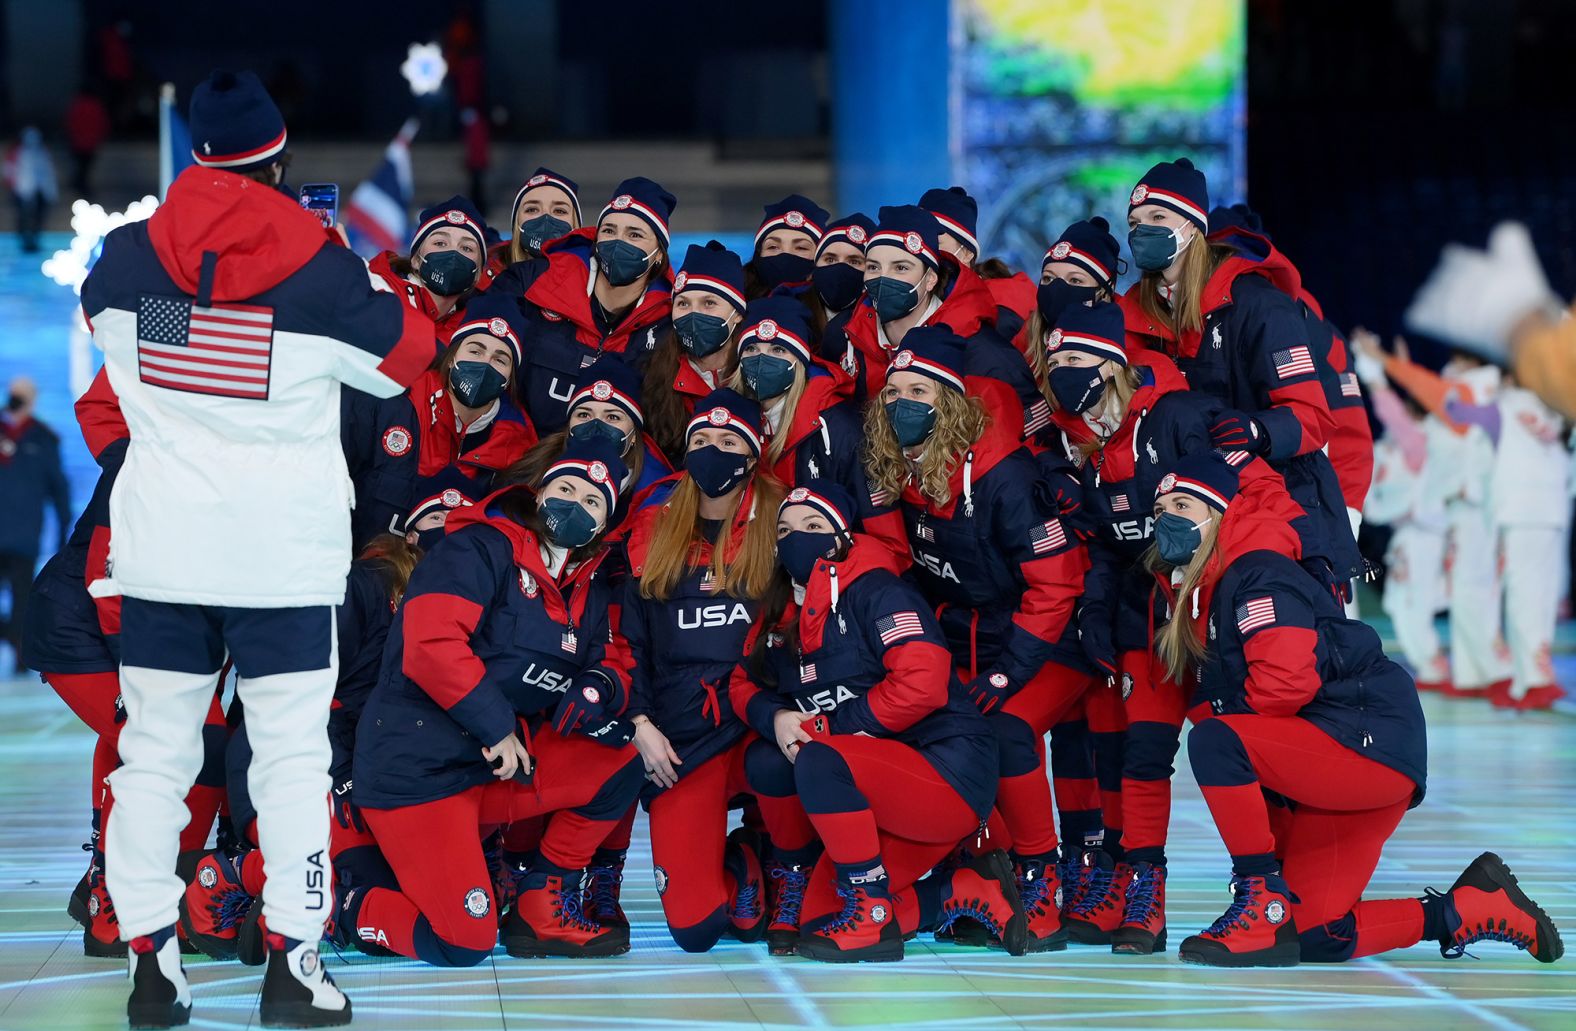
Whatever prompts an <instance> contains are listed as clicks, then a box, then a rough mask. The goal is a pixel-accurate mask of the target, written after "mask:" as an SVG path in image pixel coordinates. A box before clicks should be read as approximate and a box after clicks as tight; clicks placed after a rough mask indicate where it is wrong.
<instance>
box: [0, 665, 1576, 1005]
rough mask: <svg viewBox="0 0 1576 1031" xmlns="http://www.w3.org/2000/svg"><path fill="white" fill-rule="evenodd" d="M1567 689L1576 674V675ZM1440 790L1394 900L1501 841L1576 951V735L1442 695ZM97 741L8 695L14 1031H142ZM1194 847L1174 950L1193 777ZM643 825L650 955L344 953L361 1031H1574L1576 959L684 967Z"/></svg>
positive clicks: (1391, 870) (1574, 727)
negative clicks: (96, 927) (130, 987)
mask: <svg viewBox="0 0 1576 1031" xmlns="http://www.w3.org/2000/svg"><path fill="white" fill-rule="evenodd" d="M1563 664H1564V665H1567V666H1570V667H1572V668H1571V669H1568V670H1566V672H1567V682H1569V681H1570V680H1572V679H1576V676H1573V674H1576V661H1572V660H1565V662H1564V663H1563ZM1428 706H1429V714H1430V717H1431V732H1430V745H1431V748H1432V751H1433V762H1432V763H1431V766H1432V771H1431V778H1430V784H1429V788H1430V791H1429V797H1428V799H1427V801H1426V802H1425V803H1424V805H1423V806H1422V807H1421V808H1420V809H1418V810H1416V811H1414V812H1413V813H1412V814H1410V815H1409V816H1408V817H1407V819H1406V821H1405V822H1404V823H1403V824H1402V827H1401V831H1400V834H1399V837H1398V839H1397V840H1396V841H1395V842H1394V843H1393V844H1392V846H1391V847H1390V849H1389V850H1388V851H1387V852H1386V855H1385V861H1384V863H1383V865H1382V866H1381V867H1380V870H1379V874H1378V876H1377V878H1376V882H1375V892H1374V893H1375V894H1376V895H1377V894H1394V895H1410V894H1416V893H1418V892H1420V890H1421V888H1422V886H1424V885H1433V886H1435V887H1439V888H1445V887H1448V886H1449V884H1450V882H1451V881H1452V880H1453V879H1454V877H1455V875H1456V874H1457V873H1458V872H1459V870H1460V868H1461V867H1462V866H1463V865H1464V864H1465V863H1466V862H1468V861H1469V860H1470V859H1471V858H1472V857H1473V856H1474V855H1476V854H1477V852H1478V851H1479V849H1480V848H1482V847H1493V848H1496V849H1498V850H1499V851H1500V852H1501V854H1502V855H1504V857H1505V858H1506V860H1507V861H1508V862H1509V863H1510V864H1511V865H1512V866H1513V867H1514V869H1515V870H1516V872H1517V873H1518V875H1519V876H1520V878H1521V882H1522V884H1523V885H1525V886H1527V887H1528V889H1529V890H1530V891H1531V892H1532V893H1533V895H1534V897H1536V898H1537V899H1538V900H1539V901H1540V902H1542V903H1543V905H1544V906H1545V908H1546V909H1547V910H1548V911H1549V913H1550V914H1551V916H1553V918H1554V919H1555V920H1556V921H1558V922H1560V923H1562V924H1564V925H1565V927H1566V930H1567V936H1568V937H1571V938H1576V888H1573V886H1572V884H1571V880H1570V864H1569V862H1568V857H1569V856H1570V855H1571V854H1572V853H1573V852H1576V802H1573V801H1572V800H1571V799H1572V791H1571V789H1572V781H1573V777H1572V774H1573V771H1576V722H1572V720H1571V717H1570V716H1568V715H1536V716H1531V715H1529V716H1519V717H1518V716H1513V715H1507V714H1503V713H1498V712H1493V711H1491V710H1490V709H1489V708H1488V706H1487V705H1486V704H1484V703H1478V702H1471V703H1466V702H1456V703H1451V702H1445V701H1442V700H1439V699H1433V698H1430V699H1429V701H1428ZM90 747H91V745H90V740H89V737H88V735H87V733H86V731H85V730H84V729H83V728H82V726H81V725H80V724H78V723H77V721H76V720H75V718H74V717H73V716H71V714H70V713H69V712H67V710H66V709H65V707H64V705H62V704H61V703H60V702H59V701H58V700H57V699H56V698H55V697H54V695H53V694H52V693H50V692H49V691H48V689H47V688H45V687H43V686H42V685H41V684H38V683H37V682H36V681H33V680H23V679H17V680H9V681H5V680H0V1028H5V1029H11V1028H18V1029H26V1028H46V1027H56V1028H97V1027H114V1026H124V1024H123V1014H124V1012H125V1011H124V1008H123V1007H124V993H125V990H126V985H125V981H124V978H125V968H124V966H123V963H122V962H121V961H114V960H90V959H86V958H84V957H83V956H82V955H81V946H80V940H79V933H80V932H79V931H78V930H77V928H76V927H75V925H74V924H72V922H71V921H70V919H69V918H68V917H67V916H66V915H65V912H64V910H65V902H66V897H67V894H68V893H69V891H70V890H71V887H72V885H73V884H74V883H75V882H76V880H77V878H78V877H79V876H80V875H81V872H82V869H83V866H84V857H83V854H82V853H81V852H79V851H78V850H77V845H78V843H79V842H81V841H82V840H83V837H84V832H85V829H86V825H87V816H86V811H85V802H86V786H87V785H86V778H87V771H86V768H85V765H84V764H85V761H86V758H87V756H88V754H89V751H90ZM1181 779H1182V781H1183V783H1181V784H1179V791H1178V796H1179V797H1178V811H1177V814H1176V820H1175V831H1174V838H1175V844H1174V845H1173V848H1172V865H1171V869H1172V872H1173V875H1172V879H1171V882H1170V893H1171V905H1170V920H1171V939H1172V949H1173V950H1174V949H1175V947H1176V944H1177V943H1178V942H1180V940H1181V938H1182V937H1183V936H1184V935H1185V934H1186V933H1189V932H1190V931H1192V930H1195V929H1197V928H1199V927H1201V926H1204V925H1205V924H1207V923H1208V922H1209V921H1210V920H1212V919H1213V918H1214V917H1215V916H1217V915H1219V913H1220V912H1221V911H1222V909H1223V908H1224V907H1225V904H1226V890H1225V882H1226V871H1225V868H1224V866H1223V865H1222V863H1223V860H1224V856H1223V855H1222V852H1221V846H1220V842H1219V839H1218V838H1216V836H1215V834H1214V831H1213V830H1212V829H1211V828H1210V827H1209V825H1208V824H1207V821H1206V816H1205V812H1204V809H1203V805H1202V802H1201V801H1200V799H1199V796H1198V791H1197V789H1196V788H1195V787H1194V786H1193V785H1192V783H1191V782H1190V781H1188V780H1187V779H1186V777H1185V775H1183V777H1182V778H1181ZM643 834H644V830H643V828H642V829H639V830H637V837H636V845H635V849H636V854H635V855H634V856H633V857H632V859H631V864H630V866H631V869H632V876H631V880H630V883H629V885H628V886H627V890H626V894H625V900H626V906H627V907H628V908H629V909H630V912H631V916H632V918H633V919H634V921H635V924H636V926H635V947H634V951H633V952H631V953H630V954H629V955H628V956H625V957H622V958H619V959H615V960H610V961H603V962H598V963H589V962H588V963H574V962H568V961H556V962H555V961H522V960H514V959H510V958H509V957H507V956H505V955H504V953H503V952H502V951H501V950H500V951H499V952H498V953H497V954H496V956H495V958H494V960H493V961H492V962H490V963H488V964H484V965H482V966H480V967H477V968H474V969H471V970H447V971H445V970H434V969H430V968H427V967H424V966H421V965H418V964H415V963H410V962H406V961H393V960H372V959H367V958H365V957H361V956H359V955H357V956H354V957H352V958H351V959H350V960H349V961H340V960H337V959H333V958H332V957H330V959H329V965H330V969H331V970H332V971H333V973H334V976H335V977H336V978H337V979H338V981H339V983H340V984H341V985H342V986H344V987H345V988H346V989H347V991H348V992H349V993H350V995H351V997H352V999H353V1000H354V1002H355V1005H356V1012H357V1013H358V1014H359V1015H360V1019H359V1020H358V1021H357V1025H358V1026H365V1027H398V1028H418V1027H421V1028H492V1027H500V1026H508V1027H520V1028H525V1027H529V1028H532V1029H535V1031H543V1029H548V1028H564V1029H586V1028H596V1027H604V1026H605V1027H620V1028H630V1027H650V1028H723V1027H729V1028H732V1027H770V1028H778V1027H783V1028H787V1027H881V1026H904V1027H928V1028H937V1029H943V1028H945V1029H952V1028H992V1029H994V1028H1018V1027H1024V1028H1029V1027H1051V1026H1064V1025H1066V1026H1082V1027H1097V1028H1099V1029H1100V1031H1116V1029H1119V1028H1143V1029H1146V1031H1147V1029H1155V1028H1173V1027H1297V1028H1316V1027H1336V1026H1340V1027H1345V1028H1352V1029H1363V1028H1378V1027H1384V1028H1410V1027H1419V1028H1444V1027H1449V1028H1456V1027H1479V1026H1483V1027H1495V1028H1501V1029H1509V1028H1556V1027H1560V1028H1569V1027H1572V1026H1576V976H1573V975H1576V964H1573V963H1572V961H1571V960H1569V959H1567V960H1566V961H1565V962H1563V963H1562V964H1559V965H1556V966H1553V967H1548V966H1541V965H1539V964H1537V963H1535V962H1533V961H1532V960H1531V959H1529V958H1527V957H1526V956H1524V955H1522V954H1520V953H1516V952H1514V951H1512V950H1511V949H1510V948H1509V946H1501V945H1493V944H1486V945H1484V946H1483V947H1482V948H1481V949H1480V950H1479V952H1480V955H1481V956H1482V957H1483V958H1482V959H1480V960H1476V961H1474V960H1471V959H1462V960H1458V961H1451V962H1447V961H1443V960H1441V959H1440V957H1439V954H1438V951H1437V949H1436V948H1435V947H1434V946H1432V945H1424V946H1419V947H1417V948H1414V949H1411V950H1409V951H1407V952H1404V953H1399V954H1394V955H1392V957H1390V958H1388V959H1380V960H1368V961H1363V962H1358V963H1353V964H1349V965H1346V966H1344V967H1317V966H1304V967H1301V968H1298V969H1293V970H1274V971H1269V970H1266V971H1242V972H1219V971H1207V970H1200V969H1197V968H1191V967H1184V966H1182V965H1181V964H1180V963H1178V962H1177V961H1176V960H1175V958H1174V951H1173V955H1172V956H1166V957H1154V958H1150V959H1124V960H1117V959H1114V958H1113V957H1112V956H1111V955H1110V953H1109V952H1107V951H1105V950H1103V949H1094V948H1080V947H1078V946H1073V947H1072V948H1071V949H1070V950H1069V951H1068V952H1066V953H1061V954H1055V955H1051V956H1041V957H1025V958H1021V959H1012V958H1010V957H1006V956H1003V955H1001V954H998V953H981V952H976V951H972V950H966V949H959V948H956V947H951V946H946V947H943V946H937V945H935V944H932V943H930V942H928V941H918V942H912V943H910V945H909V952H908V959H907V960H905V961H904V962H903V963H901V964H896V965H889V966H861V967H852V968H850V967H835V966H823V965H820V964H815V963H811V962H808V961H804V960H799V959H788V960H780V961H773V960H770V959H769V958H768V957H767V956H766V954H765V947H764V945H755V946H744V945H738V944H731V943H730V944H725V945H722V946H720V947H719V948H718V949H717V950H716V951H715V952H713V953H711V954H710V955H705V956H690V955H685V954H683V953H681V952H679V950H678V949H677V948H676V947H675V946H674V945H673V944H672V942H671V941H670V940H669V939H668V938H667V935H666V932H665V931H664V929H663V927H662V924H661V921H660V916H659V911H658V908H657V898H656V893H655V889H654V888H653V887H652V883H651V879H650V877H649V874H648V871H649V869H650V860H649V854H648V853H647V851H646V849H645V842H644V841H643V840H642V838H643ZM188 963H189V965H188V971H189V972H190V975H191V977H192V980H193V982H194V984H195V999H196V1012H195V1014H194V1016H195V1019H194V1021H193V1026H195V1027H206V1028H240V1027H247V1026H252V1025H253V1024H254V1023H255V1021H256V1019H257V1006H256V1004H257V992H258V989H259V984H260V979H259V977H258V976H257V975H256V974H255V973H254V972H253V971H251V970H248V969H247V968H244V967H241V966H239V965H237V964H233V963H215V962H212V961H209V960H205V959H198V960H189V961H188Z"/></svg>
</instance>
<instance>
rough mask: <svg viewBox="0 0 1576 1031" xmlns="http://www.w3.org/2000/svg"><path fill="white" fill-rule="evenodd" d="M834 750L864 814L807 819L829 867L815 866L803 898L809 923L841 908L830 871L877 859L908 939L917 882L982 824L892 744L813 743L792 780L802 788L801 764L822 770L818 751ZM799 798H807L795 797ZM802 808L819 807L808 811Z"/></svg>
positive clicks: (905, 749)
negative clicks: (850, 777)
mask: <svg viewBox="0 0 1576 1031" xmlns="http://www.w3.org/2000/svg"><path fill="white" fill-rule="evenodd" d="M820 748H824V749H829V750H832V751H834V752H835V753H836V754H837V755H838V756H840V757H841V758H842V761H843V763H846V764H847V767H848V770H849V772H851V773H852V774H853V780H854V786H855V788H856V789H857V792H858V794H859V795H861V796H863V801H864V802H865V807H864V808H862V809H859V810H856V811H851V812H823V813H816V812H810V814H809V816H810V822H811V823H812V824H814V825H815V829H816V831H817V832H819V833H820V835H821V840H822V842H824V843H825V845H826V858H827V859H829V860H830V862H821V863H817V864H816V867H815V872H814V873H813V874H812V875H811V878H810V886H809V888H808V889H807V891H806V893H805V901H804V908H803V916H804V919H805V920H806V921H809V920H813V919H815V918H817V917H821V916H824V915H826V914H828V913H832V912H835V911H837V910H838V909H840V908H841V903H840V902H839V900H838V898H837V891H836V876H837V875H836V871H835V870H834V869H833V864H835V863H842V864H853V863H861V862H865V861H867V860H869V859H872V858H876V857H879V859H880V861H881V863H882V864H883V865H884V866H885V867H886V872H887V877H888V880H889V883H890V891H891V892H892V895H893V900H894V905H895V908H896V909H897V912H898V922H899V924H900V925H901V926H902V928H903V930H904V931H905V933H906V932H908V931H913V930H915V929H917V928H918V926H919V903H918V901H917V899H916V898H915V896H914V892H913V891H912V890H911V889H912V888H913V885H914V882H916V881H918V880H919V879H920V878H921V877H923V876H925V874H926V873H927V872H929V870H930V869H931V868H932V867H933V866H935V865H936V863H937V862H939V861H940V860H941V859H942V858H943V857H944V856H945V855H946V854H947V853H948V852H950V851H951V850H952V849H954V848H956V847H957V844H958V842H959V841H961V840H962V839H963V838H964V837H966V836H968V835H970V834H971V833H972V832H974V831H975V830H976V829H977V828H978V826H979V817H978V816H977V815H976V814H975V812H974V810H973V809H971V808H970V807H969V804H968V803H967V802H965V801H964V800H963V797H962V796H961V795H959V794H958V793H957V791H956V790H955V789H954V788H953V787H952V785H951V784H948V783H947V781H946V780H945V779H944V778H943V777H942V776H941V774H939V773H937V772H936V769H935V767H934V766H932V765H930V763H929V762H928V761H927V760H926V759H925V757H924V756H923V755H921V754H920V753H919V752H918V751H917V750H915V749H914V748H912V747H910V746H909V745H906V744H904V743H903V742H901V741H895V740H893V739H891V738H879V737H864V736H861V735H857V734H837V735H833V736H830V737H823V738H817V739H816V741H815V742H814V743H812V744H807V745H805V746H803V747H802V748H801V749H800V750H799V753H798V759H797V762H796V765H797V767H798V768H796V770H795V777H796V779H799V780H800V782H801V783H803V782H804V781H803V778H804V777H805V776H806V775H807V773H808V772H809V771H808V770H807V769H806V768H805V766H804V764H805V763H806V762H809V763H822V762H824V761H825V757H824V756H818V755H817V754H816V750H817V749H820ZM800 794H801V797H804V794H805V793H804V791H803V790H801V792H800ZM806 808H807V809H813V808H816V807H815V806H813V805H810V804H807V806H806Z"/></svg>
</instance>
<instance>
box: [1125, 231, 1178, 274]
mask: <svg viewBox="0 0 1576 1031" xmlns="http://www.w3.org/2000/svg"><path fill="white" fill-rule="evenodd" d="M1184 246H1186V244H1185V243H1184V241H1183V240H1182V237H1181V235H1180V234H1179V233H1178V232H1177V231H1176V230H1175V229H1172V228H1171V227H1170V226H1162V225H1155V224H1154V223H1152V222H1145V223H1142V224H1140V225H1136V226H1134V227H1133V228H1132V229H1130V230H1128V233H1127V249H1128V250H1130V251H1132V252H1133V264H1135V265H1137V266H1138V267H1139V268H1141V269H1143V270H1144V271H1145V272H1164V271H1165V270H1166V269H1168V268H1170V267H1171V263H1172V262H1173V261H1176V260H1177V255H1179V254H1181V253H1182V248H1183V247H1184Z"/></svg>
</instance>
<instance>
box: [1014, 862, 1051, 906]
mask: <svg viewBox="0 0 1576 1031" xmlns="http://www.w3.org/2000/svg"><path fill="white" fill-rule="evenodd" d="M1025 872H1026V873H1028V872H1030V871H1025ZM1018 895H1019V896H1020V897H1021V898H1022V899H1023V908H1024V911H1025V912H1027V913H1029V914H1030V915H1031V916H1038V915H1040V914H1041V913H1044V912H1045V911H1046V910H1047V909H1048V908H1049V906H1051V905H1054V904H1055V895H1054V893H1053V892H1052V891H1051V880H1050V878H1048V877H1046V876H1045V871H1044V870H1043V869H1041V870H1038V871H1036V872H1033V874H1032V876H1027V877H1021V878H1019V879H1018Z"/></svg>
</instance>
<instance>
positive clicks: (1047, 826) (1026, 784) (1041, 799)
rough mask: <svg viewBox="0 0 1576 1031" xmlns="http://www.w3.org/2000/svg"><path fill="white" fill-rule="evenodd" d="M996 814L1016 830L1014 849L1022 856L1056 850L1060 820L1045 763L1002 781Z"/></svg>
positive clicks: (999, 783)
mask: <svg viewBox="0 0 1576 1031" xmlns="http://www.w3.org/2000/svg"><path fill="white" fill-rule="evenodd" d="M996 810H997V812H999V813H1000V814H1001V817H1002V819H1003V820H1004V821H1005V822H1006V824H1007V826H1009V827H1011V828H1012V839H1013V846H1014V847H1015V848H1016V849H1017V850H1018V851H1019V852H1021V853H1022V854H1024V855H1029V856H1038V855H1044V854H1045V853H1047V852H1052V851H1054V850H1055V849H1056V844H1057V839H1056V817H1055V814H1054V812H1053V811H1052V808H1051V785H1050V782H1049V781H1047V780H1046V779H1045V765H1044V763H1043V762H1042V763H1041V764H1040V766H1039V767H1038V768H1036V769H1033V770H1030V771H1029V772H1028V773H1024V774H1021V775H1019V776H1017V777H1003V778H1001V780H1000V781H999V782H998V783H997V786H996ZM993 844H994V843H993ZM995 847H1000V846H995Z"/></svg>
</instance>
